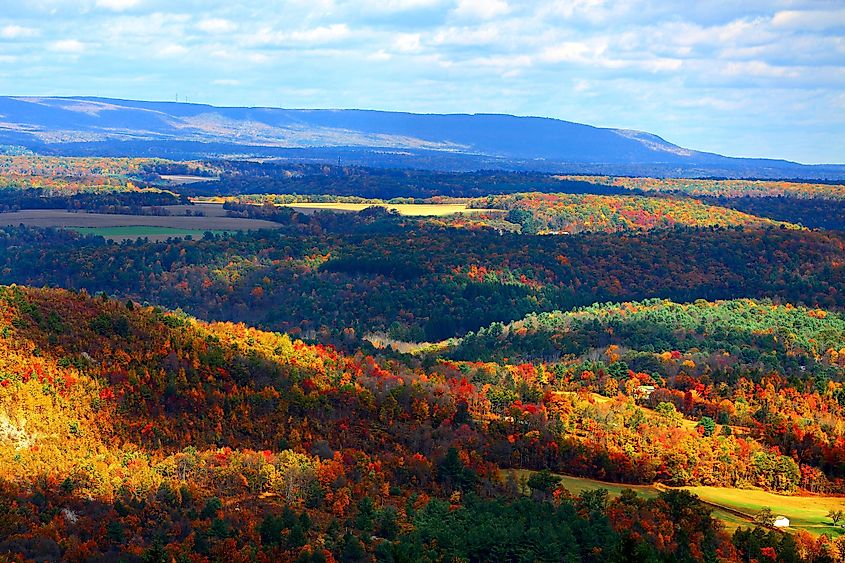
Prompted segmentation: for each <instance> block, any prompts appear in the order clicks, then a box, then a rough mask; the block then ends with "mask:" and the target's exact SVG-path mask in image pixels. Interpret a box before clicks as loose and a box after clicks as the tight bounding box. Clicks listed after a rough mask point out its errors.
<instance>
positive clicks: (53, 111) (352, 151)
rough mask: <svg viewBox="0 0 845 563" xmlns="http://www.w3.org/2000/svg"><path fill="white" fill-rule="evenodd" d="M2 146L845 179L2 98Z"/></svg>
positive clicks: (167, 108) (480, 140)
mask: <svg viewBox="0 0 845 563" xmlns="http://www.w3.org/2000/svg"><path fill="white" fill-rule="evenodd" d="M0 144H7V145H18V146H23V147H26V148H29V149H31V150H35V151H37V152H43V153H48V154H67V155H74V154H79V155H83V154H85V155H87V154H99V155H102V156H118V155H122V156H167V157H170V158H197V157H208V156H260V157H280V158H291V159H294V158H295V159H305V160H308V159H316V160H327V161H333V160H336V159H338V158H341V159H343V160H344V161H347V162H350V163H356V164H367V165H376V166H378V165H386V166H402V167H415V168H432V169H448V170H473V169H481V168H499V169H506V170H508V169H509V170H536V171H550V172H588V173H589V172H595V173H610V174H632V175H636V174H658V175H664V176H715V175H718V176H731V177H761V178H766V177H769V178H771V177H774V178H784V177H796V178H813V179H819V178H827V179H842V178H845V165H822V166H806V165H801V164H797V163H793V162H788V161H783V160H767V159H745V158H730V157H725V156H721V155H718V154H713V153H706V152H700V151H695V150H690V149H686V148H683V147H680V146H677V145H674V144H672V143H669V142H667V141H666V140H664V139H662V138H661V137H658V136H657V135H653V134H650V133H646V132H642V131H633V130H625V129H609V128H599V127H593V126H590V125H584V124H580V123H573V122H569V121H561V120H557V119H551V118H541V117H516V116H512V115H500V114H413V113H400V112H385V111H374V110H322V109H320V110H302V109H281V108H246V107H242V108H241V107H215V106H209V105H204V104H188V103H177V102H144V101H131V100H115V99H106V98H91V97H78V98H52V97H8V96H6V97H0Z"/></svg>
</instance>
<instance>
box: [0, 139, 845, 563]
mask: <svg viewBox="0 0 845 563" xmlns="http://www.w3.org/2000/svg"><path fill="white" fill-rule="evenodd" d="M10 152H13V153H14V154H8V155H5V156H0V219H2V218H4V217H7V218H12V219H10V220H8V221H6V222H5V223H4V224H5V225H7V226H5V227H0V284H4V285H2V286H0V560H3V561H5V560H10V561H16V562H17V561H30V560H36V561H53V560H69V561H120V560H122V561H133V562H134V561H138V562H140V561H156V562H158V561H168V562H169V561H179V562H182V561H195V562H200V561H221V560H226V561H267V562H269V561H303V562H309V561H313V562H319V561H342V562H355V561H384V562H406V561H407V562H411V561H431V562H445V561H472V562H476V561H477V562H481V561H514V562H516V561H564V560H565V561H583V562H600V561H602V562H603V561H611V562H613V561H618V562H620V563H621V562H623V561H665V562H674V561H716V560H719V561H721V560H725V561H769V560H771V561H783V562H787V561H789V562H792V561H814V562H822V561H840V560H843V559H844V558H845V539H843V538H845V535H842V528H841V527H840V526H839V525H838V522H840V521H841V520H842V518H843V516H842V514H843V511H844V510H845V500H843V499H845V316H843V315H845V294H843V288H845V235H844V234H843V233H842V232H841V231H842V230H843V227H845V223H843V221H842V217H841V215H842V214H841V213H840V211H841V209H842V205H843V202H845V197H842V195H843V194H841V193H840V192H841V191H842V186H841V185H838V184H833V183H831V184H824V183H820V182H815V183H801V182H785V181H765V182H764V181H754V180H683V179H672V180H662V179H654V178H612V177H596V176H589V177H587V176H583V177H581V176H579V177H573V176H566V177H560V176H555V175H551V174H540V173H535V172H529V173H513V172H501V171H476V172H469V173H455V172H431V171H426V170H410V169H377V168H367V167H361V166H351V165H343V164H342V163H341V164H340V165H328V164H322V163H313V162H310V163H296V162H290V161H283V160H254V161H250V160H227V159H203V160H196V161H185V162H178V161H172V160H165V159H159V158H137V159H126V158H121V159H109V158H104V157H84V158H61V157H55V156H49V157H48V156H39V155H34V154H29V153H26V152H25V151H24V152H21V151H10ZM309 204H310V205H309ZM22 210H23V211H28V212H29V215H27V214H23V215H22V214H21V213H18V212H20V211H22ZM47 211H49V213H48V212H47ZM58 213H60V214H63V215H65V216H67V215H69V216H72V217H79V216H81V217H84V218H86V220H89V221H91V220H96V221H101V222H102V221H103V220H108V219H109V218H116V217H118V215H119V216H120V219H121V220H122V221H124V223H125V222H126V221H128V222H129V223H130V227H131V226H132V225H133V224H134V223H132V221H138V222H139V223H140V222H141V221H140V218H143V219H144V221H149V220H150V219H158V217H159V216H161V217H166V218H167V219H168V221H170V223H168V224H178V221H179V220H180V218H182V217H190V218H191V220H192V221H203V220H205V219H203V218H204V217H205V215H206V214H209V217H208V219H209V220H211V219H213V220H215V221H241V222H242V224H244V225H250V224H260V225H262V227H263V228H264V230H247V229H249V228H250V227H243V228H239V229H232V230H227V229H225V228H218V229H213V230H212V229H208V230H205V231H202V230H200V231H192V234H190V235H182V236H179V237H176V236H173V237H171V238H168V237H169V236H170V235H166V236H165V235H159V236H158V238H156V237H147V236H146V235H144V234H136V235H127V236H125V237H123V238H118V237H115V236H113V235H111V234H109V232H108V229H102V230H100V231H97V230H96V229H94V230H93V231H90V232H100V234H101V235H102V236H99V235H98V236H88V235H82V234H80V233H78V232H75V231H73V230H66V229H62V228H56V227H46V228H44V227H34V226H26V225H24V224H20V225H19V224H18V223H17V219H16V218H17V217H26V216H32V214H35V215H41V216H42V220H49V217H52V216H54V215H55V214H58ZM44 217H47V218H48V219H44ZM92 218H93V219H92ZM21 220H23V219H21ZM257 220H261V221H262V222H260V223H259V222H258V221H257ZM173 221H177V223H173ZM250 221H252V222H253V223H250ZM42 224H43V223H42ZM103 224H105V223H103ZM144 224H147V223H144ZM208 224H211V223H208ZM218 224H221V223H218ZM223 224H225V223H223ZM269 227H275V228H269ZM203 232H204V234H203ZM39 287H40V288H41V289H36V288H39ZM752 492H753V493H754V494H755V495H768V496H766V497H765V498H766V499H769V500H768V501H766V502H767V503H768V504H760V502H758V501H756V500H754V501H753V502H752V499H754V498H757V497H755V496H754V495H752V494H751V493H752ZM697 495H698V496H697ZM699 496H700V498H699ZM726 498H727V499H728V500H724V499H726ZM802 502H804V503H805V504H801V503H802ZM799 506H800V508H799ZM776 516H786V517H789V518H792V524H791V527H790V528H788V529H787V530H786V531H784V530H782V529H780V528H775V527H774V526H773V523H774V520H775V517H776Z"/></svg>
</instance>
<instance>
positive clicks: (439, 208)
mask: <svg viewBox="0 0 845 563" xmlns="http://www.w3.org/2000/svg"><path fill="white" fill-rule="evenodd" d="M280 205H281V206H282V207H292V208H294V209H296V210H298V211H311V212H314V211H344V212H349V213H355V212H358V211H362V210H364V209H366V208H368V207H374V206H378V207H384V208H386V209H389V210H391V211H396V212H397V213H399V214H400V215H406V216H409V217H425V216H444V215H455V214H458V213H469V214H479V213H503V211H502V210H500V209H472V208H469V207H467V205H466V204H463V203H395V204H379V203H342V202H337V203H334V202H330V203H284V204H280Z"/></svg>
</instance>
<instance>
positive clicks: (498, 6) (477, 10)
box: [454, 0, 510, 20]
mask: <svg viewBox="0 0 845 563" xmlns="http://www.w3.org/2000/svg"><path fill="white" fill-rule="evenodd" d="M508 12H510V6H509V5H508V3H507V2H506V1H505V0H458V5H457V6H456V7H455V12H454V13H455V15H456V16H458V17H461V18H473V19H482V20H489V19H492V18H495V17H497V16H503V15H505V14H507V13H508Z"/></svg>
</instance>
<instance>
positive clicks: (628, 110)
mask: <svg viewBox="0 0 845 563" xmlns="http://www.w3.org/2000/svg"><path fill="white" fill-rule="evenodd" d="M0 94H4V95H29V96H47V95H58V96H77V95H92V96H93V95H96V96H103V97H115V98H128V99H141V100H171V101H172V100H175V99H176V98H177V96H178V99H179V100H180V101H185V100H187V101H190V102H201V103H208V104H214V105H229V106H273V107H288V108H366V109H382V110H398V111H410V112H419V113H509V114H515V115H535V116H544V117H555V118H559V119H565V120H568V121H576V122H579V123H588V124H591V125H596V126H602V127H619V128H626V129H638V130H643V131H648V132H651V133H655V134H657V135H660V136H661V137H663V138H665V139H666V140H668V141H670V142H673V143H676V144H679V145H681V146H684V147H688V148H693V149H698V150H706V151H712V152H718V153H721V154H727V155H731V156H754V157H769V158H785V159H789V160H795V161H798V162H805V163H822V162H827V163H845V0H814V1H799V0H794V1H792V0H782V1H781V0H769V1H760V0H698V1H690V0H681V1H677V2H671V1H664V0H291V1H264V2H262V1H260V0H249V1H246V0H184V1H179V0H75V1H71V0H0Z"/></svg>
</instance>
